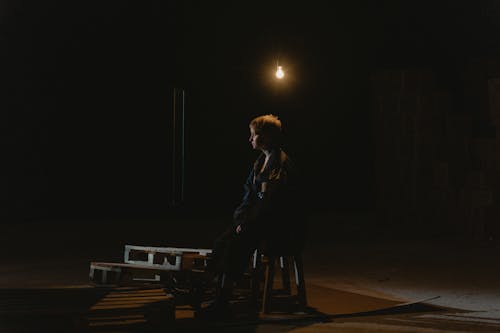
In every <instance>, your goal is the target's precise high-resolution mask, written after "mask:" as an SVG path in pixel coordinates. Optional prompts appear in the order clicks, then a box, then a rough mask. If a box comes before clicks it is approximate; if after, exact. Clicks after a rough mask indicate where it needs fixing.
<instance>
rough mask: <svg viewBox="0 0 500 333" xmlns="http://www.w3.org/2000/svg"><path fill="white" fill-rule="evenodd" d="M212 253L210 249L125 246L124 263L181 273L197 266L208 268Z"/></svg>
mask: <svg viewBox="0 0 500 333" xmlns="http://www.w3.org/2000/svg"><path fill="white" fill-rule="evenodd" d="M211 253H212V250H209V249H195V248H182V247H152V246H138V245H125V253H124V263H126V264H134V265H144V266H152V267H158V268H165V269H168V270H172V271H180V270H183V269H187V268H188V267H192V266H193V265H195V264H196V265H200V264H201V265H203V266H206V264H207V261H208V260H210V255H211ZM195 259H196V260H197V263H194V262H193V261H194V260H195Z"/></svg>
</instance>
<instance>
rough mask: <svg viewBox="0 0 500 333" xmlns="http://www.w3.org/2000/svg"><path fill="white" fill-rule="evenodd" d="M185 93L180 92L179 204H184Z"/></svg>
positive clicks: (183, 91)
mask: <svg viewBox="0 0 500 333" xmlns="http://www.w3.org/2000/svg"><path fill="white" fill-rule="evenodd" d="M185 105H186V91H185V90H182V134H181V140H182V146H181V197H180V200H181V202H184V181H185V170H184V168H185V153H186V149H185V142H186V140H185V137H186V133H185V129H186V113H185V111H186V109H185Z"/></svg>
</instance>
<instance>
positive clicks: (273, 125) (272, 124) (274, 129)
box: [250, 114, 281, 145]
mask: <svg viewBox="0 0 500 333" xmlns="http://www.w3.org/2000/svg"><path fill="white" fill-rule="evenodd" d="M250 127H252V128H253V129H254V131H255V132H256V133H257V134H263V135H264V136H266V137H267V138H269V140H270V141H271V143H272V144H275V145H278V144H280V142H281V120H279V119H278V117H276V116H275V115H272V114H266V115H263V116H259V117H257V118H254V119H252V121H251V122H250Z"/></svg>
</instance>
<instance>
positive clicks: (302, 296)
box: [293, 255, 307, 310]
mask: <svg viewBox="0 0 500 333" xmlns="http://www.w3.org/2000/svg"><path fill="white" fill-rule="evenodd" d="M293 261H294V266H295V284H296V285H297V298H298V301H299V306H300V308H301V310H304V309H305V308H306V306H307V296H306V283H305V279H304V266H303V264H302V256H300V255H297V256H294V257H293Z"/></svg>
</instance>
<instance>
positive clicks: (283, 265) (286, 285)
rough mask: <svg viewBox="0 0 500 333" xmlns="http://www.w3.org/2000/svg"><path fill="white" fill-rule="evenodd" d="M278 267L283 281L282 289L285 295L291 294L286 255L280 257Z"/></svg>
mask: <svg viewBox="0 0 500 333" xmlns="http://www.w3.org/2000/svg"><path fill="white" fill-rule="evenodd" d="M280 267H281V280H282V282H283V290H284V291H285V293H287V295H290V294H291V291H292V288H291V287H290V265H289V262H288V257H285V256H281V257H280Z"/></svg>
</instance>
